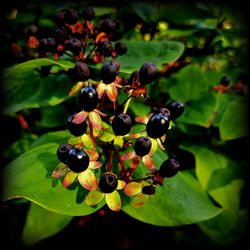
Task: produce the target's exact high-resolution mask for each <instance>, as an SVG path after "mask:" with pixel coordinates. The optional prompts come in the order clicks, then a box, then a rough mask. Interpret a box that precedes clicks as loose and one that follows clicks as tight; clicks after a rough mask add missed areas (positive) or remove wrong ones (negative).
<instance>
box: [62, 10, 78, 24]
mask: <svg viewBox="0 0 250 250" xmlns="http://www.w3.org/2000/svg"><path fill="white" fill-rule="evenodd" d="M64 20H65V22H66V23H67V24H76V23H77V21H78V13H77V11H76V10H75V9H72V8H71V9H67V10H66V11H65V13H64Z"/></svg>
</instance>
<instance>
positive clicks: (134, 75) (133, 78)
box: [128, 71, 140, 85]
mask: <svg viewBox="0 0 250 250" xmlns="http://www.w3.org/2000/svg"><path fill="white" fill-rule="evenodd" d="M139 81H140V79H139V71H134V72H132V73H131V75H130V77H129V79H128V84H129V85H132V84H133V83H136V82H139Z"/></svg>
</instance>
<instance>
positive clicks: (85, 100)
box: [79, 86, 98, 111]
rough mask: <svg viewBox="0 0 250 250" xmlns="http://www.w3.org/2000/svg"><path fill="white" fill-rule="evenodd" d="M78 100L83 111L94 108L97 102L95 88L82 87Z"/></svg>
mask: <svg viewBox="0 0 250 250" xmlns="http://www.w3.org/2000/svg"><path fill="white" fill-rule="evenodd" d="M79 102H80V105H81V107H82V108H83V109H84V110H85V111H92V110H93V109H95V108H96V107H97V104H98V94H97V92H96V90H95V89H94V88H93V87H92V86H89V87H84V88H82V90H81V93H80V99H79Z"/></svg>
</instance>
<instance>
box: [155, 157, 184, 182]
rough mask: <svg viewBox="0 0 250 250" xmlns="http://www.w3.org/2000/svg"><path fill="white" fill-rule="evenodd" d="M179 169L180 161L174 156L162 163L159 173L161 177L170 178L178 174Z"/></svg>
mask: <svg viewBox="0 0 250 250" xmlns="http://www.w3.org/2000/svg"><path fill="white" fill-rule="evenodd" d="M179 169H180V165H179V162H178V161H177V160H176V159H174V158H169V159H167V160H165V161H164V162H163V163H162V164H161V166H160V170H159V174H160V176H161V177H168V178H170V177H173V176H174V175H176V174H177V172H178V171H179Z"/></svg>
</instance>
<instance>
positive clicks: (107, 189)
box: [99, 172, 118, 193]
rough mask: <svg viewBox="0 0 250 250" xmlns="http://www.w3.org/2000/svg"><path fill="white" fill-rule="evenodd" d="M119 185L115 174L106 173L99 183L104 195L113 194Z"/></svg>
mask: <svg viewBox="0 0 250 250" xmlns="http://www.w3.org/2000/svg"><path fill="white" fill-rule="evenodd" d="M117 185H118V179H117V176H116V175H115V174H113V173H110V172H107V173H104V174H103V175H102V176H101V178H100V181H99V188H100V189H101V191H102V192H103V193H112V192H113V191H114V190H115V189H116V188H117Z"/></svg>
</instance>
